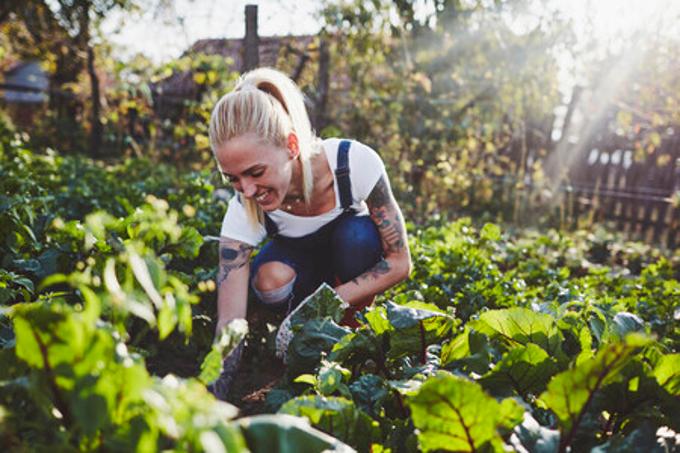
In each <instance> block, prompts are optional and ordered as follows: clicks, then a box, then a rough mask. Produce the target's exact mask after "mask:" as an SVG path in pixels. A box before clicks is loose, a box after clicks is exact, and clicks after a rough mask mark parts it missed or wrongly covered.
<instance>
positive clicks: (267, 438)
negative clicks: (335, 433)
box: [238, 414, 352, 453]
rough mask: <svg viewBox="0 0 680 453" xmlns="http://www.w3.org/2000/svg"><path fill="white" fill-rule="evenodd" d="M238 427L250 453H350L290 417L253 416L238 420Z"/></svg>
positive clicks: (325, 436) (335, 440)
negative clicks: (329, 452)
mask: <svg viewBox="0 0 680 453" xmlns="http://www.w3.org/2000/svg"><path fill="white" fill-rule="evenodd" d="M238 424H239V426H240V427H241V430H242V432H243V436H244V437H245V439H246V443H247V444H248V449H249V450H250V451H251V452H253V453H270V452H300V453H321V452H325V451H337V452H343V453H344V452H350V451H352V449H351V448H350V447H349V446H348V445H346V444H344V443H342V442H340V441H339V440H337V439H335V438H333V437H331V436H329V435H328V434H326V433H323V432H321V431H319V430H316V429H314V428H312V427H311V426H309V422H308V421H307V420H305V419H304V418H301V417H294V416H292V415H283V414H279V415H255V416H252V417H246V418H242V419H239V421H238Z"/></svg>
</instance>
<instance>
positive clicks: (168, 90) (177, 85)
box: [153, 35, 315, 103]
mask: <svg viewBox="0 0 680 453" xmlns="http://www.w3.org/2000/svg"><path fill="white" fill-rule="evenodd" d="M259 39H260V45H259V58H260V63H259V65H260V66H270V67H276V66H277V61H278V58H279V56H280V55H281V52H282V51H285V50H287V51H289V52H292V53H296V54H301V53H303V52H305V51H306V50H307V49H308V48H309V46H310V45H312V43H313V42H314V39H315V36H314V35H301V36H261V37H260V38H259ZM199 53H202V54H207V55H222V56H224V57H228V58H230V59H232V60H233V66H234V69H236V70H240V69H241V67H242V66H243V39H201V40H198V41H196V42H195V43H194V44H193V45H192V46H191V47H189V49H187V50H186V51H185V52H184V53H183V55H182V56H189V55H195V54H199ZM196 90H197V85H196V83H195V82H194V80H193V74H192V73H191V72H190V71H187V72H181V73H175V74H173V75H171V76H170V77H168V78H166V79H163V80H161V81H160V82H158V83H156V84H154V85H153V91H154V92H155V93H156V95H158V96H161V97H163V98H165V100H167V101H170V102H171V103H172V102H173V100H176V101H178V102H179V101H180V100H182V99H190V98H193V97H194V96H195V95H196Z"/></svg>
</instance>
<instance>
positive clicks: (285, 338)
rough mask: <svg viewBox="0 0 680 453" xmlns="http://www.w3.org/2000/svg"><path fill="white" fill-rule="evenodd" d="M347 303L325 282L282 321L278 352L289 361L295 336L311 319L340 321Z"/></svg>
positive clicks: (277, 337) (277, 344)
mask: <svg viewBox="0 0 680 453" xmlns="http://www.w3.org/2000/svg"><path fill="white" fill-rule="evenodd" d="M346 306H347V304H346V303H345V302H344V301H343V300H342V299H341V298H340V296H338V294H337V293H336V292H335V290H333V288H331V287H330V286H328V284H326V283H323V284H321V286H319V288H317V290H316V291H314V293H312V294H311V295H310V296H308V297H307V298H305V300H303V301H302V302H301V303H300V305H298V306H297V308H295V310H293V312H292V313H291V314H290V315H288V316H287V317H286V319H284V320H283V322H281V325H280V326H279V331H278V332H277V334H276V354H277V355H278V356H279V357H281V358H284V361H286V362H288V359H287V354H288V352H289V347H290V342H291V340H292V338H293V336H294V335H295V334H296V333H297V332H299V331H300V329H302V328H303V326H306V325H307V323H308V322H309V321H312V320H320V319H322V318H325V319H328V320H329V321H332V322H334V323H339V322H340V321H341V320H342V318H343V316H344V314H345V308H346Z"/></svg>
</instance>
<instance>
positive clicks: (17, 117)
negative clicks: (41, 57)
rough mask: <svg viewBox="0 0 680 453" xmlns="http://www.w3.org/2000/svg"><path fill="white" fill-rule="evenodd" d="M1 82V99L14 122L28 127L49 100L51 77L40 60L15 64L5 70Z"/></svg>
mask: <svg viewBox="0 0 680 453" xmlns="http://www.w3.org/2000/svg"><path fill="white" fill-rule="evenodd" d="M3 79H4V80H2V82H1V84H0V88H1V89H0V99H1V100H2V103H3V104H4V106H5V110H7V112H8V114H9V116H10V118H11V119H12V122H13V123H14V124H15V125H16V126H19V127H23V128H28V127H30V125H31V124H32V123H33V116H34V115H35V113H36V111H37V110H39V109H41V108H42V106H43V104H44V103H46V102H47V100H48V94H47V93H48V91H49V78H48V75H47V73H46V72H45V71H44V70H43V68H42V66H41V65H40V62H38V61H26V62H18V63H16V64H14V66H12V67H11V68H10V69H9V70H8V71H6V72H5V74H4V77H3Z"/></svg>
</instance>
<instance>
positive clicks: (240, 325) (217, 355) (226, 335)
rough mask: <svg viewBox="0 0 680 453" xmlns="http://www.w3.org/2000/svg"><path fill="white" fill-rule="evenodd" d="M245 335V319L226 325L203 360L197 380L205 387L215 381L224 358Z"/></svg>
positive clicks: (235, 320) (246, 327) (220, 371)
mask: <svg viewBox="0 0 680 453" xmlns="http://www.w3.org/2000/svg"><path fill="white" fill-rule="evenodd" d="M247 333H248V323H247V321H246V320H245V319H234V320H233V321H231V322H230V323H229V324H227V326H226V327H225V328H224V329H223V330H222V332H220V335H219V337H218V338H217V339H216V340H215V342H214V343H213V345H212V348H210V352H208V354H207V355H206V356H205V358H204V359H203V362H202V363H201V373H200V374H199V375H198V380H199V381H201V382H203V383H204V384H206V385H207V384H210V383H211V382H214V381H215V380H217V378H218V377H220V374H221V373H222V362H223V361H224V358H225V357H227V356H228V355H229V354H231V352H232V351H233V350H234V349H235V348H236V347H237V346H238V345H239V343H241V341H243V339H244V338H245V336H246V334H247Z"/></svg>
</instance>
